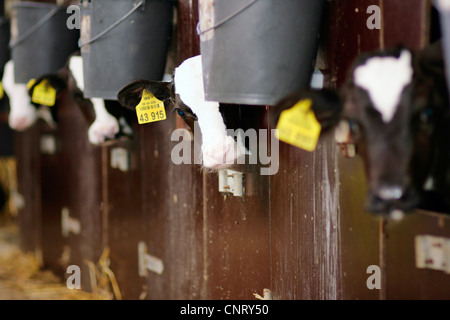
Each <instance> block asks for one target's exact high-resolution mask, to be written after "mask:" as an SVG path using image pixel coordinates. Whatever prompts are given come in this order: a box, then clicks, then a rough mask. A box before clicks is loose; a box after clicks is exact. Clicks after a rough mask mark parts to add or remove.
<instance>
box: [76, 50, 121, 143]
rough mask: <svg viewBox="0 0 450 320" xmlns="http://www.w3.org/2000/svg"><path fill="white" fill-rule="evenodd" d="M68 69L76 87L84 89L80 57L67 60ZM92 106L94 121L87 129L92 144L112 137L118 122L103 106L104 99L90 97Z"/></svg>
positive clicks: (115, 132)
mask: <svg viewBox="0 0 450 320" xmlns="http://www.w3.org/2000/svg"><path fill="white" fill-rule="evenodd" d="M69 69H70V72H71V73H72V76H73V78H74V79H75V82H76V84H77V87H78V88H79V89H80V90H81V91H84V73H83V60H82V57H79V56H73V57H71V58H70V61H69ZM91 102H92V104H93V106H94V111H95V121H94V122H93V123H92V124H91V126H90V127H89V131H88V137H89V141H90V142H91V143H92V144H100V143H102V142H105V140H106V138H109V139H113V138H114V137H115V135H116V134H117V132H119V122H118V121H117V119H116V118H114V117H113V116H112V115H111V114H110V113H109V112H108V111H107V110H106V107H105V101H104V100H103V99H100V98H92V99H91Z"/></svg>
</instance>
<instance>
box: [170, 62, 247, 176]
mask: <svg viewBox="0 0 450 320" xmlns="http://www.w3.org/2000/svg"><path fill="white" fill-rule="evenodd" d="M174 81H175V93H177V94H178V95H179V96H180V99H181V100H182V101H183V102H184V103H185V104H186V105H187V106H188V107H189V108H191V110H192V111H193V112H194V113H195V115H196V116H197V119H198V124H199V127H200V130H201V132H202V153H203V165H204V166H205V167H209V168H217V167H220V166H225V165H229V164H233V163H234V161H235V160H236V159H237V158H239V157H240V156H242V155H244V154H245V148H244V149H243V148H242V145H237V144H236V142H235V141H234V139H233V138H232V137H230V136H228V135H227V132H226V126H225V123H224V121H223V117H222V115H221V113H220V111H219V103H218V102H215V101H206V100H205V93H204V85H203V70H202V60H201V56H195V57H192V58H190V59H187V60H186V61H184V62H183V63H182V64H181V65H180V66H179V67H178V68H176V70H175V78H174Z"/></svg>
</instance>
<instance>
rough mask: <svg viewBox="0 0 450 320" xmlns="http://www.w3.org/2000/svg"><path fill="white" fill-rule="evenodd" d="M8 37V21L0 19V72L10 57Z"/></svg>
mask: <svg viewBox="0 0 450 320" xmlns="http://www.w3.org/2000/svg"><path fill="white" fill-rule="evenodd" d="M9 35H10V29H9V20H7V19H6V18H3V17H0V70H3V67H4V66H5V64H6V63H7V62H8V61H9V59H10V57H11V55H10V50H9ZM0 80H1V78H0Z"/></svg>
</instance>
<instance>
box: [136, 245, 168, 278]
mask: <svg viewBox="0 0 450 320" xmlns="http://www.w3.org/2000/svg"><path fill="white" fill-rule="evenodd" d="M138 262H139V276H141V277H148V271H152V272H154V273H156V274H162V273H163V272H164V263H163V261H162V260H161V259H159V258H157V257H155V256H152V255H150V254H148V253H147V245H146V244H145V242H143V241H141V242H139V244H138Z"/></svg>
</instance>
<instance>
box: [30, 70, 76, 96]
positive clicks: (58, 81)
mask: <svg viewBox="0 0 450 320" xmlns="http://www.w3.org/2000/svg"><path fill="white" fill-rule="evenodd" d="M44 80H47V81H48V83H49V84H50V85H51V86H52V87H53V88H54V89H55V90H56V95H57V96H58V95H59V94H60V93H61V91H63V90H64V89H65V88H66V86H67V85H66V81H64V79H63V78H61V77H60V76H59V75H57V74H47V75H43V76H41V77H39V78H38V79H36V81H35V82H34V83H33V85H32V86H31V87H30V88H28V93H29V95H30V96H32V95H33V92H34V88H35V87H36V86H37V85H38V84H40V83H41V82H42V81H44Z"/></svg>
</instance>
